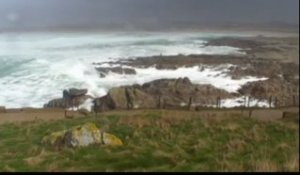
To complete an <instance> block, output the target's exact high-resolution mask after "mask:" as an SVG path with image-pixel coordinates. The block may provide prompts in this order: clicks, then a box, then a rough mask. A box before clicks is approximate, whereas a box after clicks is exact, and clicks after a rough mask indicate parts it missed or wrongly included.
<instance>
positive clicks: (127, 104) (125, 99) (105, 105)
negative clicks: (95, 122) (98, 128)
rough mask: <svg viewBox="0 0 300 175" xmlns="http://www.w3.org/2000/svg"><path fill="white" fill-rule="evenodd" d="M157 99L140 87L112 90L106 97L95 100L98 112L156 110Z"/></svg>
mask: <svg viewBox="0 0 300 175" xmlns="http://www.w3.org/2000/svg"><path fill="white" fill-rule="evenodd" d="M155 107H157V103H156V99H155V98H154V96H152V95H151V94H147V93H146V92H144V91H143V90H142V89H141V87H140V86H132V87H129V86H127V87H118V88H112V89H111V90H110V91H109V92H108V94H107V95H106V96H104V97H101V98H98V99H96V100H95V110H96V111H100V112H102V111H107V110H112V109H138V108H147V109H148V108H155Z"/></svg>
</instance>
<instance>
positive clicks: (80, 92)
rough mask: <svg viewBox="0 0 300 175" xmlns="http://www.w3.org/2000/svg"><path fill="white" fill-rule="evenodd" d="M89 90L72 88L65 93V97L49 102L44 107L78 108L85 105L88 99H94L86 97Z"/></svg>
mask: <svg viewBox="0 0 300 175" xmlns="http://www.w3.org/2000/svg"><path fill="white" fill-rule="evenodd" d="M87 92H88V90H87V89H75V88H71V89H69V90H64V91H63V97H62V98H58V99H54V100H51V101H49V102H48V103H47V104H45V105H44V107H45V108H70V107H78V106H79V105H81V104H82V103H84V102H85V101H86V100H87V99H89V98H92V97H91V96H89V95H86V94H87Z"/></svg>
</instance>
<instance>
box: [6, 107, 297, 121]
mask: <svg viewBox="0 0 300 175" xmlns="http://www.w3.org/2000/svg"><path fill="white" fill-rule="evenodd" d="M151 111H152V110H151ZM154 111H160V110H154ZM249 111H250V110H249V109H244V110H241V109H222V110H216V109H212V110H202V111H184V110H161V112H164V113H170V114H175V113H176V116H178V115H181V116H184V115H185V114H186V113H189V114H195V115H202V116H203V117H212V116H213V117H222V116H233V115H241V114H242V116H244V117H249ZM284 111H287V112H294V113H298V114H299V107H292V108H281V109H255V110H253V111H252V117H253V118H256V119H259V120H264V121H269V120H277V119H280V118H282V115H283V112H284ZM144 112H149V110H131V111H109V112H104V113H99V114H98V116H101V115H121V116H135V115H138V114H140V113H144ZM67 115H68V116H73V118H78V117H84V115H82V114H80V113H78V112H72V111H68V113H67ZM36 120H42V121H54V120H70V119H67V118H65V111H64V110H62V109H9V110H7V111H6V112H5V113H4V112H2V113H1V112H0V124H3V123H18V122H30V121H36Z"/></svg>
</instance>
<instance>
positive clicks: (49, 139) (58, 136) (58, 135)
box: [42, 130, 66, 145]
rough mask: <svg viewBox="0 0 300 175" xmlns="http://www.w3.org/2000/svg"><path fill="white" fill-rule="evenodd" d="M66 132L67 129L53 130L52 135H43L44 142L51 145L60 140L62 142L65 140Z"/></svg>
mask: <svg viewBox="0 0 300 175" xmlns="http://www.w3.org/2000/svg"><path fill="white" fill-rule="evenodd" d="M65 132H66V131H65V130H63V131H58V132H53V133H51V134H50V135H48V136H45V137H43V139H42V143H43V144H49V145H54V144H57V143H58V142H61V141H62V140H63V138H64V135H65Z"/></svg>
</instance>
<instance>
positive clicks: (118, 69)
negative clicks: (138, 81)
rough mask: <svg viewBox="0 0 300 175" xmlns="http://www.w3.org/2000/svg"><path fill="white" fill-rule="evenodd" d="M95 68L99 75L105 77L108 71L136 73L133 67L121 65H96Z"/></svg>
mask: <svg viewBox="0 0 300 175" xmlns="http://www.w3.org/2000/svg"><path fill="white" fill-rule="evenodd" d="M96 70H97V71H98V72H99V73H100V77H105V76H106V75H107V74H108V73H109V72H113V73H118V74H129V75H133V74H136V71H135V70H134V69H130V68H123V67H98V68H96Z"/></svg>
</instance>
